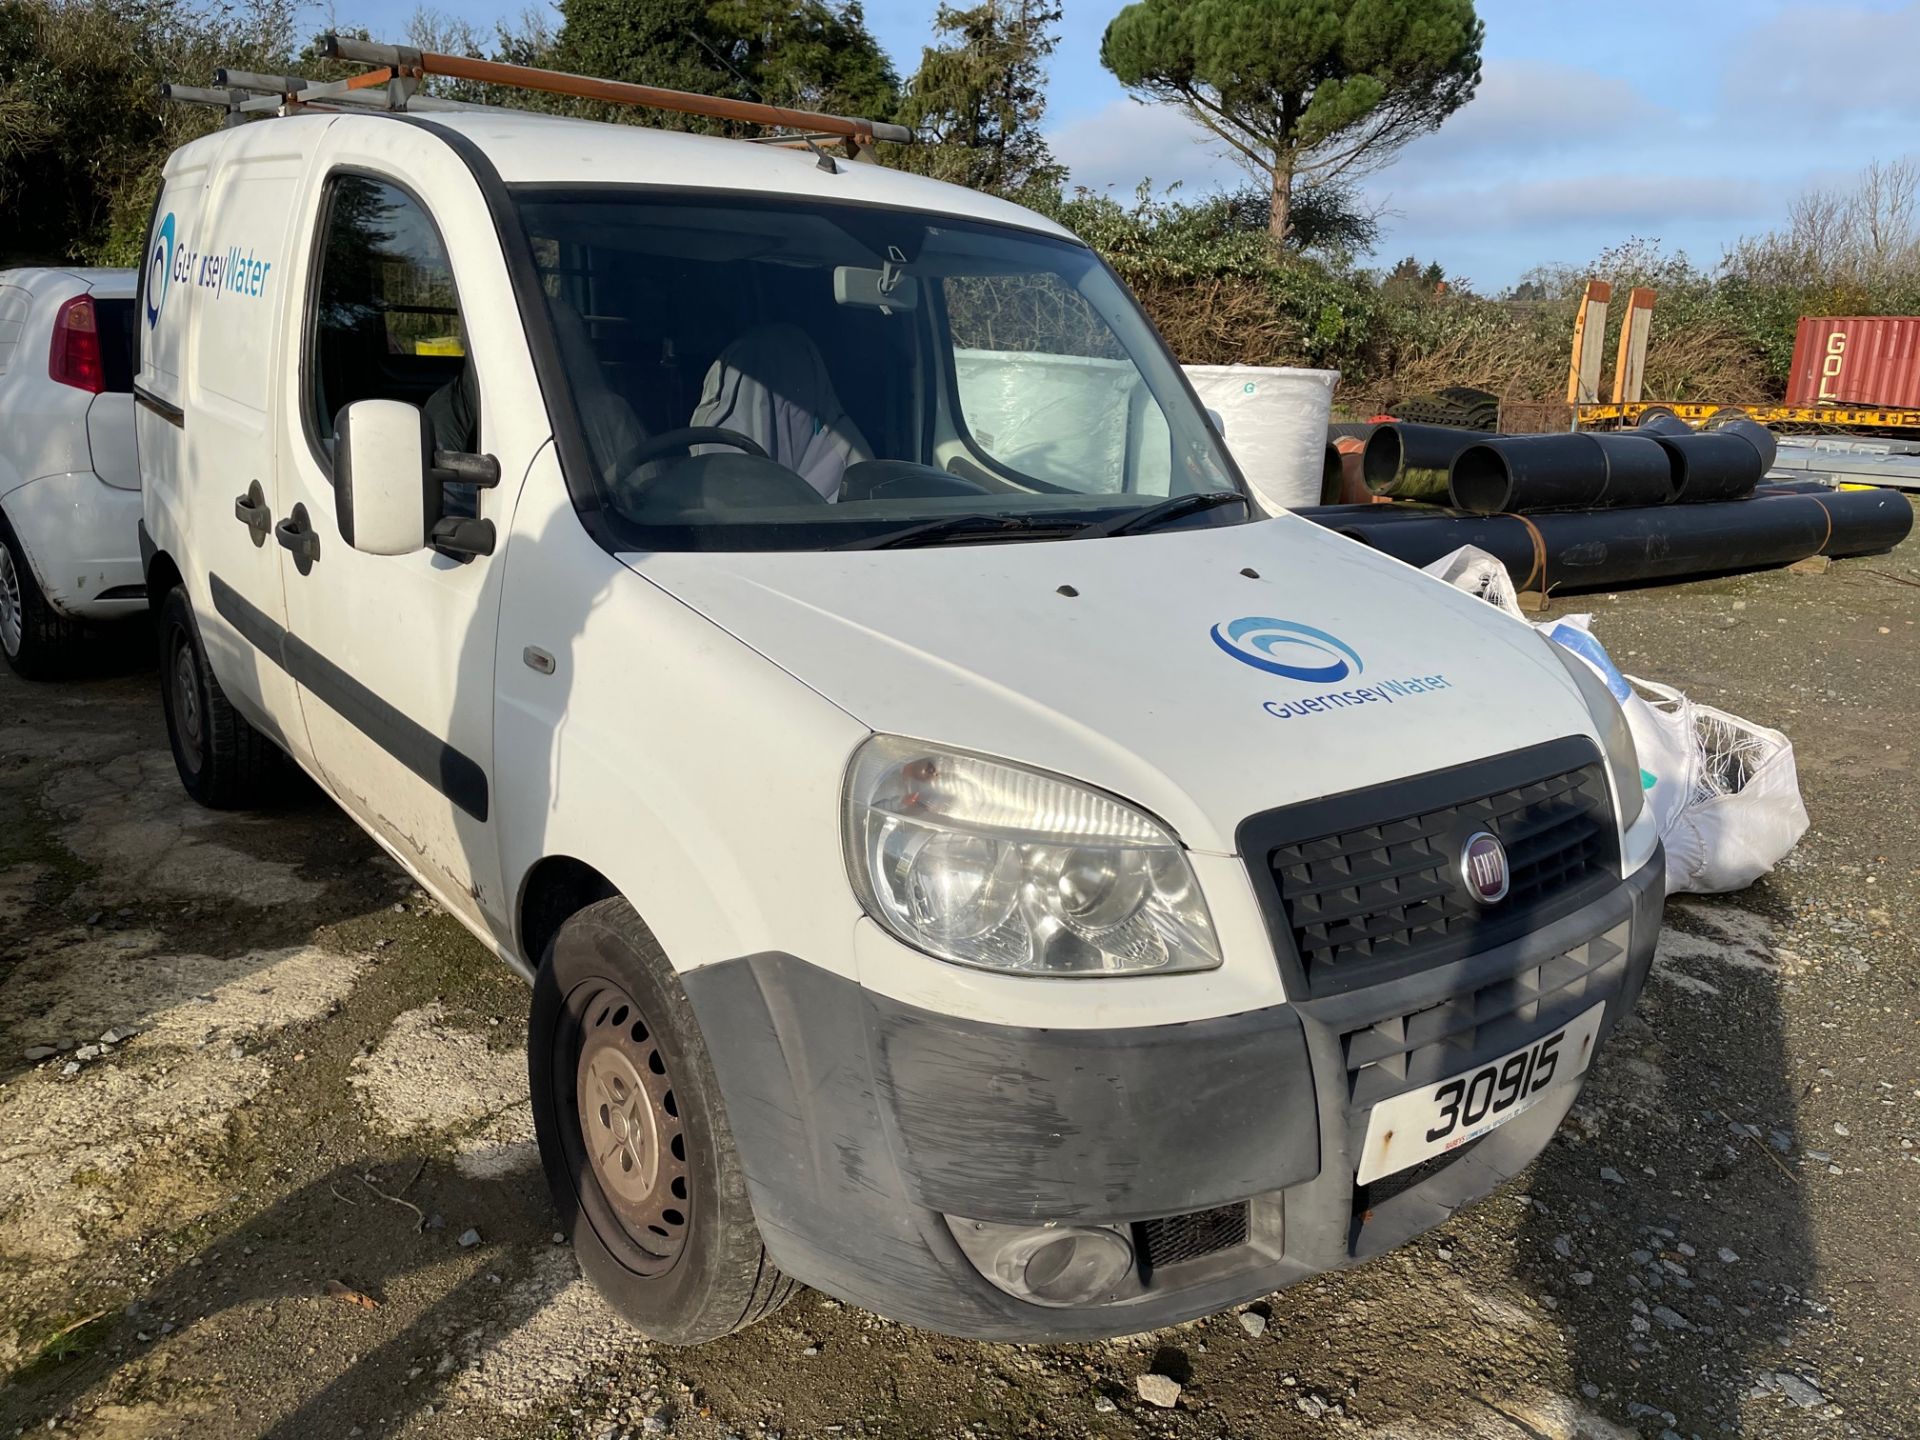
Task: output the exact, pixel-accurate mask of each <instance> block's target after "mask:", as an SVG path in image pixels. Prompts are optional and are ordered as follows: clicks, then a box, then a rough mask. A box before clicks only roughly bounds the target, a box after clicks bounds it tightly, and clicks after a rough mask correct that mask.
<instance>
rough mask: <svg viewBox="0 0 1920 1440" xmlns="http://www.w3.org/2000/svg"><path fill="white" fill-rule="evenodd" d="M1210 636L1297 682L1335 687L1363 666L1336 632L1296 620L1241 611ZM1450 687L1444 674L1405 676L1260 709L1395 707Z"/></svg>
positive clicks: (1237, 655) (1284, 713) (1278, 712)
mask: <svg viewBox="0 0 1920 1440" xmlns="http://www.w3.org/2000/svg"><path fill="white" fill-rule="evenodd" d="M1212 634H1213V643H1214V644H1215V645H1217V646H1219V647H1220V649H1221V650H1223V651H1225V652H1226V653H1227V654H1228V655H1231V656H1232V657H1233V658H1234V659H1236V660H1238V661H1239V662H1240V663H1241V664H1243V665H1250V666H1252V667H1253V668H1254V669H1256V670H1262V671H1265V672H1266V673H1267V674H1269V675H1277V676H1279V677H1281V678H1282V679H1285V680H1292V681H1295V682H1296V683H1299V684H1305V685H1338V684H1340V683H1341V682H1343V681H1348V680H1351V679H1353V678H1354V677H1355V676H1358V675H1360V674H1362V673H1364V672H1365V670H1366V668H1367V666H1366V662H1365V661H1364V660H1362V659H1361V658H1360V652H1359V651H1358V650H1356V649H1354V648H1353V646H1351V645H1349V644H1348V643H1347V642H1346V641H1344V640H1342V639H1341V638H1340V637H1339V636H1337V635H1332V634H1329V633H1328V632H1327V631H1325V630H1321V629H1318V628H1317V627H1315V626H1312V625H1306V624H1302V623H1301V622H1300V621H1298V620H1277V619H1274V618H1273V617H1272V616H1268V615H1243V616H1241V617H1240V618H1239V619H1238V620H1229V621H1226V622H1224V623H1223V624H1219V625H1216V626H1214V627H1213V632H1212ZM1451 688H1452V686H1451V684H1450V682H1449V681H1448V680H1447V677H1446V676H1445V675H1407V676H1401V677H1399V678H1396V679H1391V680H1375V681H1373V682H1372V683H1370V684H1367V685H1350V686H1348V688H1346V689H1344V690H1330V691H1323V692H1321V693H1318V694H1314V695H1309V696H1308V697H1306V698H1305V699H1298V700H1268V701H1265V702H1263V703H1262V705H1261V707H1260V708H1261V709H1263V710H1265V711H1266V712H1267V713H1268V714H1269V715H1271V716H1273V717H1274V719H1276V720H1291V719H1293V718H1294V717H1296V716H1308V715H1325V714H1328V713H1329V712H1331V711H1335V710H1350V709H1353V708H1354V707H1356V706H1360V705H1374V704H1384V705H1394V704H1398V703H1399V702H1400V701H1402V700H1409V699H1413V698H1414V697H1416V696H1420V695H1430V694H1432V693H1434V692H1435V691H1438V690H1447V689H1451Z"/></svg>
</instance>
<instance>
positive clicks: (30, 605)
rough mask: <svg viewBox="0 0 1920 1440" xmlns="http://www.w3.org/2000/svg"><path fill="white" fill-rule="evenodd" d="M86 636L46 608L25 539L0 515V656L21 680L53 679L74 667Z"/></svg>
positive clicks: (69, 622) (47, 606)
mask: <svg viewBox="0 0 1920 1440" xmlns="http://www.w3.org/2000/svg"><path fill="white" fill-rule="evenodd" d="M82 633H83V632H82V628H81V625H80V623H79V622H78V621H77V620H71V619H69V618H68V617H66V616H65V615H62V614H61V613H60V612H59V611H58V610H55V609H54V608H53V607H52V606H51V605H49V604H47V597H46V596H44V595H42V594H41V593H40V582H39V581H37V580H36V579H34V576H33V567H32V566H31V565H30V564H28V563H27V553H26V551H25V550H23V549H21V548H20V537H19V536H17V535H15V534H14V533H13V526H11V525H9V524H8V523H7V517H6V516H5V515H3V514H0V654H4V655H5V656H6V657H7V664H8V665H9V666H10V667H12V669H13V672H14V673H15V674H16V675H18V676H20V677H21V678H22V679H24V680H49V679H52V678H53V677H55V676H57V675H61V674H64V673H65V672H66V670H67V669H68V667H69V666H70V665H71V664H72V662H73V659H74V650H75V647H76V646H78V645H79V644H80V641H81V636H82Z"/></svg>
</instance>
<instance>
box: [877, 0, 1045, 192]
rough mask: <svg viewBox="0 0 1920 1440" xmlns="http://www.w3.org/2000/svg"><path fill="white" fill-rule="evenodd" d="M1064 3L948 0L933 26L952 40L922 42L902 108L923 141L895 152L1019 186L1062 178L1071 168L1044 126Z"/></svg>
mask: <svg viewBox="0 0 1920 1440" xmlns="http://www.w3.org/2000/svg"><path fill="white" fill-rule="evenodd" d="M1059 23H1060V7H1059V5H1058V4H1057V3H1051V0H981V3H980V4H978V5H974V6H972V7H971V8H969V9H965V10H960V9H956V8H954V7H953V6H951V5H948V4H945V3H944V0H943V3H942V4H941V6H940V9H939V11H938V12H937V13H936V14H935V15H934V17H933V28H934V31H935V33H936V34H937V35H939V36H940V37H942V39H943V40H944V42H945V43H942V44H935V45H929V46H927V47H926V49H924V50H923V51H921V54H920V69H919V70H918V71H917V72H916V73H915V74H914V76H913V78H912V80H910V81H909V82H908V84H907V94H906V98H905V99H904V100H902V102H901V104H900V109H899V112H898V116H897V118H898V119H899V121H900V123H902V124H903V125H906V126H908V127H910V128H911V129H913V130H914V131H916V132H917V133H918V135H919V137H920V139H921V141H922V143H921V144H919V145H914V146H909V147H906V148H904V149H902V150H899V151H896V152H893V153H891V154H890V155H889V157H888V158H889V160H890V161H891V162H892V163H894V164H897V165H899V166H900V167H901V168H903V169H908V170H916V171H918V172H920V173H921V174H923V175H933V176H936V177H937V178H939V179H942V180H951V181H953V182H954V183H956V184H960V185H966V186H970V187H971V188H973V189H976V190H992V191H997V192H999V193H1000V194H1006V195H1011V194H1018V193H1019V192H1020V191H1022V190H1024V189H1026V188H1027V187H1028V186H1030V185H1034V184H1044V185H1058V184H1059V183H1060V181H1061V180H1062V179H1064V178H1065V175H1066V172H1065V170H1064V168H1063V167H1062V166H1060V165H1059V164H1058V163H1057V162H1055V160H1054V158H1053V152H1052V151H1051V150H1049V149H1048V148H1047V142H1046V139H1045V137H1043V136H1042V135H1041V133H1040V122H1041V119H1042V117H1043V116H1044V115H1045V114H1046V108H1047V93H1046V82H1047V76H1046V69H1045V64H1046V59H1047V57H1048V56H1049V55H1051V54H1052V53H1053V49H1054V46H1055V45H1056V44H1058V43H1059V36H1058V35H1057V34H1056V33H1055V27H1056V26H1057V25H1058V24H1059Z"/></svg>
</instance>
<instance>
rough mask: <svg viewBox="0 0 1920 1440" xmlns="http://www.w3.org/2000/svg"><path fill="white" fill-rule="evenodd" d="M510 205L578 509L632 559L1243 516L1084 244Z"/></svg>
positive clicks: (776, 212) (772, 211)
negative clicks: (580, 457)
mask: <svg viewBox="0 0 1920 1440" xmlns="http://www.w3.org/2000/svg"><path fill="white" fill-rule="evenodd" d="M517 201H518V204H519V208H520V214H521V216H522V219H523V222H524V224H525V226H526V230H527V234H528V236H529V238H530V239H531V241H532V247H533V252H534V256H535V260H536V263H537V264H538V265H539V267H540V270H541V279H542V284H543V287H544V289H545V292H546V296H547V303H548V307H549V310H550V312H551V316H552V321H553V327H554V333H555V337H556V339H557V341H558V345H559V350H560V355H561V359H562V363H563V366H564V368H565V370H566V374H567V378H568V382H569V387H570V390H571V395H572V400H573V403H574V405H575V407H576V409H577V412H578V416H579V420H580V424H581V428H582V430H583V431H584V433H585V436H586V440H587V447H588V450H589V452H590V453H591V455H592V461H593V465H594V468H595V471H596V473H595V476H594V479H595V483H596V486H597V488H598V491H599V494H600V498H601V503H602V506H603V509H604V510H605V511H606V512H607V513H608V514H609V515H610V516H611V517H612V519H613V521H614V524H615V527H616V530H617V531H618V532H619V533H618V535H617V536H616V538H618V539H619V540H621V541H622V542H623V543H631V544H632V545H633V546H634V548H638V549H649V550H662V549H667V550H673V549H679V550H687V549H697V550H745V549H789V550H791V549H821V548H826V547H828V546H833V545H860V544H933V543H960V542H975V541H986V540H997V539H1047V538H1055V537H1060V536H1066V535H1070V534H1074V533H1092V528H1093V527H1096V526H1104V527H1105V528H1106V530H1108V531H1116V530H1120V529H1126V528H1131V527H1130V524H1129V520H1130V517H1133V516H1135V515H1137V516H1138V518H1139V519H1140V522H1141V527H1140V528H1150V526H1152V525H1154V524H1159V523H1167V524H1182V525H1185V524H1222V523H1238V522H1239V521H1242V520H1244V519H1246V518H1248V517H1249V516H1250V515H1251V513H1252V512H1251V511H1250V510H1249V509H1248V507H1247V506H1246V505H1245V504H1244V503H1241V502H1242V501H1243V499H1244V487H1243V486H1242V484H1241V481H1240V478H1239V475H1238V473H1237V472H1236V471H1235V469H1234V468H1233V463H1232V461H1231V460H1230V459H1229V458H1228V457H1227V455H1226V453H1225V450H1224V448H1223V446H1222V445H1221V443H1220V440H1219V437H1218V435H1217V434H1216V433H1215V432H1214V430H1213V427H1212V426H1211V425H1210V424H1209V423H1208V420H1207V417H1206V415H1205V413H1204V412H1203V411H1202V410H1201V409H1200V407H1199V406H1198V404H1197V403H1196V402H1195V400H1194V398H1193V393H1192V391H1191V390H1190V389H1189V388H1188V387H1187V385H1186V382H1185V379H1184V377H1183V376H1182V375H1181V372H1180V369H1179V367H1178V366H1177V365H1176V364H1174V362H1173V360H1172V359H1171V358H1170V357H1169V356H1168V354H1167V352H1166V349H1165V347H1164V346H1163V345H1162V344H1161V342H1160V340H1159V337H1158V336H1157V335H1155V333H1154V332H1153V330H1152V328H1151V327H1150V326H1149V325H1148V324H1147V322H1146V320H1145V319H1144V318H1143V317H1142V315H1141V314H1140V311H1139V309H1138V308H1137V307H1136V306H1135V304H1134V302H1133V300H1132V298H1131V297H1130V296H1129V295H1128V294H1127V292H1126V290H1125V289H1124V288H1123V287H1122V286H1121V285H1120V283H1119V281H1118V280H1116V279H1115V278H1114V276H1113V274H1112V272H1111V271H1110V270H1108V269H1107V267H1106V266H1105V265H1104V264H1103V263H1102V262H1101V261H1100V260H1099V258H1098V257H1097V256H1095V255H1094V254H1093V252H1092V251H1090V250H1088V249H1087V248H1085V247H1084V246H1081V245H1079V244H1076V243H1073V242H1071V241H1067V240H1062V239H1058V238H1055V237H1052V236H1048V235H1045V234H1040V233H1036V232H1031V231H1026V230H1020V229H1015V228H1012V227H1008V226H999V225H988V224H981V223H977V222H971V221H965V220H958V219H953V218H951V217H948V216H942V215H931V214H925V213H921V212H916V211H906V210H893V209H884V208H879V207H873V206H859V205H849V204H827V203H818V202H812V201H801V200H791V199H777V198H765V197H751V198H740V197H731V196H717V195H712V194H709V193H705V192H687V191H675V192H662V191H657V190H647V189H642V188H639V187H634V188H627V187H606V186H602V187H597V188H594V189H591V190H585V191H578V190H575V191H565V190H556V189H553V188H549V187H521V188H520V189H519V192H518V195H517ZM1189 496H1191V497H1196V498H1195V499H1194V500H1193V501H1192V502H1191V503H1181V504H1169V503H1168V502H1170V501H1174V500H1177V499H1179V498H1180V497H1189ZM1201 497H1208V498H1201ZM1229 497H1231V498H1229ZM1150 507H1160V508H1158V509H1157V510H1153V511H1152V513H1149V510H1150ZM909 529H912V530H913V532H914V533H912V534H909V533H908V531H909Z"/></svg>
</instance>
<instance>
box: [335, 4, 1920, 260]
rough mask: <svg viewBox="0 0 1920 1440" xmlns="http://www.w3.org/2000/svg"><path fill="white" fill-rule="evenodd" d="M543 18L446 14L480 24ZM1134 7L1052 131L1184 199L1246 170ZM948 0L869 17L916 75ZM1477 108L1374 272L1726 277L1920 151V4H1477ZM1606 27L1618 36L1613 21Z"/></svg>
mask: <svg viewBox="0 0 1920 1440" xmlns="http://www.w3.org/2000/svg"><path fill="white" fill-rule="evenodd" d="M524 3H525V0H440V3H439V4H438V5H437V6H436V7H435V8H438V9H440V10H443V11H445V12H447V13H450V14H458V15H461V16H464V17H465V18H467V19H469V20H471V21H473V22H474V23H475V24H477V25H480V26H482V27H486V26H490V25H491V24H492V22H493V20H494V19H495V18H496V17H497V16H499V15H502V14H517V13H518V12H519V11H520V10H521V9H522V7H523V5H524ZM1120 3H1121V0H1065V8H1066V16H1065V19H1064V21H1063V22H1062V25H1061V38H1060V47H1059V49H1058V50H1057V51H1056V52H1055V54H1054V57H1053V65H1052V69H1051V83H1050V89H1049V101H1050V107H1051V108H1050V111H1049V117H1048V130H1049V133H1050V138H1051V140H1052V143H1053V147H1054V151H1055V153H1056V154H1057V155H1058V156H1059V158H1060V159H1061V160H1063V161H1065V162H1066V163H1067V165H1068V166H1069V167H1070V169H1071V171H1072V176H1073V179H1074V181H1075V182H1076V183H1078V184H1082V185H1086V186H1089V187H1090V188H1093V189H1098V190H1112V191H1114V192H1116V193H1118V194H1120V195H1122V196H1128V195H1131V194H1132V192H1133V190H1134V188H1135V186H1136V185H1137V184H1138V183H1139V182H1140V180H1141V179H1143V178H1150V179H1151V180H1153V182H1154V183H1155V185H1156V186H1166V185H1168V184H1171V183H1174V182H1178V183H1179V184H1180V185H1181V187H1182V190H1183V192H1184V193H1187V194H1194V193H1202V192H1205V191H1208V190H1212V189H1216V188H1219V187H1221V186H1229V185H1233V184H1236V183H1238V179H1239V175H1240V172H1239V171H1237V170H1236V169H1235V168H1234V166H1233V165H1232V164H1231V163H1230V162H1228V161H1227V160H1226V159H1225V158H1224V157H1223V156H1222V155H1221V154H1220V152H1219V147H1218V146H1215V145H1208V144H1207V143H1205V140H1204V137H1202V136H1200V135H1198V134H1196V132H1194V131H1193V130H1192V129H1191V128H1190V127H1188V126H1187V125H1186V123H1185V122H1184V121H1182V120H1181V119H1180V117H1179V116H1177V115H1175V114H1173V113H1171V112H1170V111H1168V110H1166V109H1165V108H1163V107H1158V106H1142V105H1139V104H1137V103H1135V102H1134V101H1132V100H1131V99H1129V98H1128V97H1127V96H1126V94H1125V93H1124V92H1123V91H1122V90H1121V89H1120V87H1119V86H1118V84H1116V83H1115V81H1114V80H1113V78H1112V77H1111V76H1110V75H1108V74H1107V72H1106V71H1105V70H1103V69H1102V68H1101V66H1100V36H1101V33H1102V32H1103V31H1104V30H1105V28H1106V25H1107V22H1108V21H1109V20H1110V19H1112V17H1113V15H1114V14H1115V13H1116V12H1117V11H1118V10H1119V8H1120ZM933 9H934V3H933V0H868V3H867V6H866V10H867V20H868V23H869V25H870V26H871V27H872V28H873V30H874V32H875V34H876V35H877V36H878V37H879V39H880V41H881V43H882V44H883V45H884V46H885V47H886V48H887V50H888V51H889V53H891V54H892V56H893V57H894V60H895V63H896V65H897V66H898V68H899V69H900V70H901V72H902V73H903V74H905V73H910V72H911V71H912V70H913V68H914V66H915V64H916V63H917V61H918V58H919V53H920V47H921V46H922V45H923V44H925V43H926V41H927V39H928V34H929V30H928V21H929V19H930V17H931V15H932V14H933ZM1479 10H1480V14H1481V17H1482V18H1483V19H1484V20H1485V22H1486V27H1487V42H1486V49H1485V76H1484V78H1483V80H1482V82H1481V86H1480V93H1479V95H1478V96H1477V97H1476V98H1475V99H1474V100H1473V101H1472V103H1470V104H1469V105H1468V106H1467V107H1466V108H1465V109H1463V110H1461V111H1460V112H1459V113H1458V114H1456V115H1455V116H1454V117H1453V118H1452V119H1451V120H1449V121H1448V122H1447V123H1446V124H1445V125H1444V126H1443V127H1442V128H1441V129H1440V131H1439V132H1438V133H1437V134H1434V135H1431V136H1428V137H1426V138H1424V139H1422V140H1418V141H1416V142H1414V144H1412V145H1410V146H1409V147H1408V148H1407V149H1406V150H1404V151H1403V152H1401V155H1400V158H1399V159H1398V160H1397V161H1396V162H1395V163H1394V164H1393V165H1392V166H1391V167H1389V168H1388V169H1386V170H1385V171H1383V172H1381V173H1380V174H1378V175H1375V176H1373V177H1371V178H1370V179H1369V180H1368V181H1367V182H1366V189H1367V193H1368V195H1369V197H1370V198H1371V199H1372V201H1373V202H1374V203H1375V204H1378V205H1382V206H1385V207H1386V208H1387V212H1388V213H1387V214H1386V215H1385V216H1384V217H1383V237H1382V240H1381V243H1380V247H1379V250H1378V251H1377V252H1376V254H1375V256H1374V259H1375V261H1376V262H1377V263H1380V264H1391V263H1392V262H1393V261H1394V260H1396V259H1398V258H1399V257H1400V256H1402V255H1405V254H1409V253H1412V254H1416V255H1418V256H1419V257H1420V259H1421V260H1422V261H1427V260H1438V261H1439V262H1440V263H1441V265H1442V266H1443V267H1445V269H1446V270H1447V271H1448V273H1450V274H1453V275H1456V276H1464V277H1467V278H1469V279H1471V280H1472V282H1473V283H1474V285H1475V286H1476V287H1477V288H1480V289H1482V290H1490V289H1497V288H1499V287H1501V286H1504V285H1507V284H1510V283H1511V282H1512V281H1514V280H1515V279H1517V278H1518V277H1519V276H1520V275H1521V274H1522V273H1523V272H1524V271H1526V270H1527V269H1528V268H1530V267H1532V266H1534V265H1537V264H1543V263H1555V262H1566V263H1579V262H1582V261H1585V260H1589V259H1592V258H1593V257H1594V256H1595V255H1596V254H1597V253H1598V252H1599V251H1600V250H1601V249H1603V248H1605V247H1606V246H1609V245H1612V244H1616V243H1618V242H1620V241H1623V240H1625V239H1627V238H1628V237H1630V236H1636V235H1637V236H1643V237H1657V238H1658V239H1659V240H1661V241H1662V242H1664V243H1665V244H1666V245H1667V246H1668V247H1669V248H1679V249H1684V250H1686V251H1687V252H1688V253H1689V254H1691V255H1692V256H1693V257H1694V258H1695V259H1696V260H1701V261H1705V262H1708V263H1711V262H1712V261H1714V260H1717V259H1718V258H1719V255H1720V253H1721V251H1722V249H1723V248H1724V247H1725V246H1726V245H1728V244H1729V243H1731V242H1732V241H1733V240H1735V239H1736V238H1738V237H1739V236H1740V235H1742V234H1752V233H1756V232H1758V231H1761V230H1764V229H1767V228H1769V227H1770V226H1772V225H1773V224H1775V223H1776V222H1778V221H1779V220H1780V219H1781V218H1782V217H1783V215H1784V214H1785V211H1786V207H1787V205H1788V203H1789V202H1790V201H1791V200H1792V198H1793V197H1794V196H1795V195H1796V194H1798V193H1799V192H1800V191H1801V190H1803V189H1805V188H1807V187H1809V186H1812V185H1834V184H1843V183H1845V182H1846V181H1847V180H1848V179H1849V178H1850V177H1851V176H1852V175H1853V174H1854V173H1856V172H1857V170H1858V169H1859V167H1860V166H1862V165H1864V164H1866V163H1867V162H1868V161H1869V160H1875V159H1878V160H1891V159H1896V158H1899V157H1900V156H1902V155H1905V154H1908V153H1910V152H1920V131H1916V128H1915V127H1916V122H1920V82H1916V80H1915V79H1914V71H1913V57H1914V56H1915V55H1920V0H1916V3H1894V0H1847V3H1828V4H1809V3H1798V4H1780V3H1771V0H1666V3H1664V4H1656V3H1650V0H1615V3H1614V4H1612V5H1610V6H1608V7H1605V8H1604V9H1600V10H1596V9H1595V8H1594V7H1592V6H1587V5H1581V6H1575V5H1573V4H1570V3H1567V0H1480V5H1479ZM336 13H337V16H338V22H339V23H340V24H342V25H365V26H367V28H368V29H369V30H371V31H372V32H373V33H374V34H375V35H376V36H388V35H391V36H393V38H399V33H400V28H401V27H397V26H396V21H395V17H396V15H398V14H400V13H403V12H400V11H399V10H398V8H397V7H395V6H392V5H380V4H377V3H373V0H339V3H338V4H337V9H336ZM1603 17H1604V23H1603Z"/></svg>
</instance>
